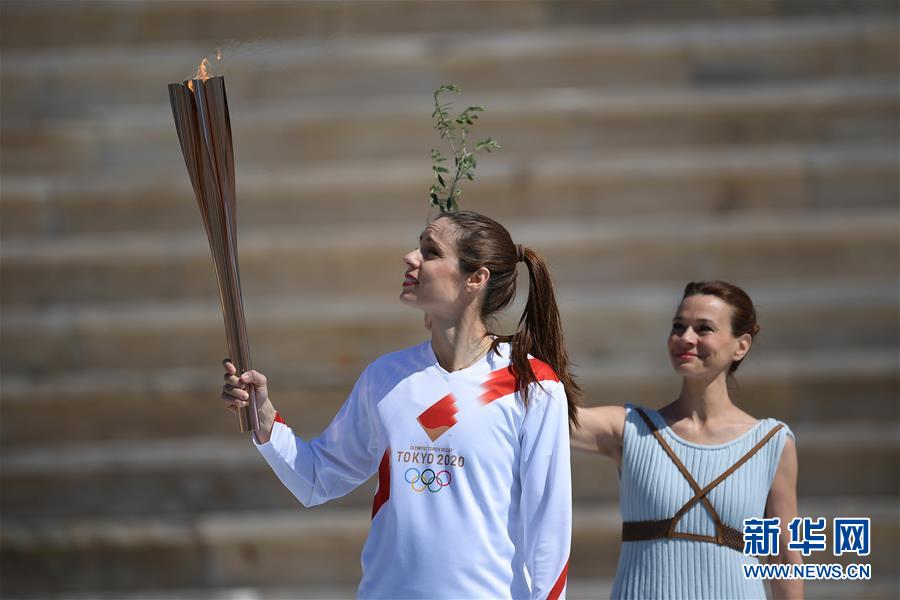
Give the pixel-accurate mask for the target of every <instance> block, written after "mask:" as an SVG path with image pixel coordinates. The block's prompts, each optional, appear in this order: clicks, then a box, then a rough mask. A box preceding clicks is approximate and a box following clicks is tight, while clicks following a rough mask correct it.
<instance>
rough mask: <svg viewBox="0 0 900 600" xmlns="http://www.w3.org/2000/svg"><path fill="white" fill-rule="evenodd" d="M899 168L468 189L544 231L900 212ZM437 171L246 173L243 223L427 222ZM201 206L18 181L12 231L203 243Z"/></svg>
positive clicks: (112, 187) (152, 179)
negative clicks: (169, 237) (551, 224)
mask: <svg viewBox="0 0 900 600" xmlns="http://www.w3.org/2000/svg"><path fill="white" fill-rule="evenodd" d="M420 158H421V157H420ZM896 158H897V157H896V144H894V143H890V144H875V143H862V144H857V143H854V144H850V143H846V144H839V145H834V144H813V145H758V146H754V145H750V146H741V147H737V148H735V147H723V148H711V149H705V148H685V149H681V150H679V151H678V152H677V153H672V152H670V151H665V152H662V151H631V152H628V151H621V152H612V151H610V152H592V153H589V154H585V155H576V156H573V155H571V154H569V153H562V152H560V153H555V154H548V155H542V156H540V157H525V156H523V157H518V158H513V157H509V156H505V155H503V153H499V154H493V155H491V156H490V158H488V159H487V160H486V161H482V163H483V164H482V165H481V167H479V173H478V181H477V185H470V186H469V187H467V188H465V192H464V196H463V205H464V206H465V207H472V208H475V209H477V210H478V211H479V212H483V213H485V214H488V215H491V216H493V217H495V218H497V219H498V220H500V221H501V222H504V221H506V220H509V219H515V218H517V217H519V216H520V215H521V214H522V213H523V212H525V213H527V214H529V215H531V216H532V217H533V218H534V219H543V218H565V217H579V218H584V217H589V218H598V217H605V218H608V217H620V216H625V215H637V214H646V213H651V214H655V215H663V214H685V213H694V212H696V213H701V214H702V213H708V212H734V211H736V212H752V213H762V212H766V213H768V214H771V213H777V212H780V211H796V210H808V211H819V212H825V211H829V210H835V209H841V210H843V209H850V208H852V209H854V210H859V209H868V208H873V207H882V208H887V207H893V206H896V201H897V197H896V190H895V185H894V184H895V182H896V180H897V178H898V165H897V160H896ZM427 170H428V164H427V162H426V161H425V160H421V159H417V160H409V159H372V160H369V159H366V160H342V161H339V162H333V163H329V162H324V163H318V164H309V165H304V166H299V167H296V168H292V169H289V170H288V169H284V170H280V171H279V172H277V173H273V172H272V171H271V170H268V169H266V168H253V167H246V168H244V167H241V168H240V169H239V170H238V172H237V174H236V180H237V197H238V207H239V209H238V210H239V218H240V222H241V224H242V227H250V228H254V227H268V226H277V225H283V224H285V223H297V224H306V225H312V224H329V225H331V224H335V223H345V222H347V220H348V219H350V220H352V219H354V218H364V219H365V220H366V222H368V223H379V224H380V223H390V222H392V221H396V220H398V219H407V218H409V217H410V216H415V215H416V214H422V215H424V210H425V208H424V207H425V206H426V205H427V202H426V200H424V198H425V191H426V190H427V184H428V183H429V180H428V177H427V172H428V171H427ZM423 173H425V174H426V175H423ZM192 194H193V192H192V190H191V188H190V184H189V181H188V178H187V175H186V173H184V177H176V176H173V175H172V174H171V173H170V172H169V171H167V170H158V171H156V172H150V171H148V172H146V173H143V174H141V175H136V176H134V177H127V178H126V177H121V176H120V175H119V174H116V173H108V174H106V175H103V176H98V177H93V176H84V175H72V176H59V177H57V176H51V175H35V176H27V175H25V176H16V175H11V176H5V177H4V182H3V190H2V199H0V214H2V218H0V233H2V235H3V236H4V239H6V240H20V239H27V238H30V237H41V236H54V237H57V236H71V235H78V234H87V233H93V232H97V233H100V232H117V231H129V230H140V231H143V232H147V233H149V232H159V233H168V232H173V231H185V232H192V233H198V232H200V231H202V229H201V225H200V216H199V214H198V210H197V206H196V200H195V199H194V197H193V195H192ZM417 198H418V199H420V200H419V201H417V200H416V199H417ZM551 199H552V202H551V201H549V200H551ZM373 205H375V206H377V207H378V208H377V210H374V211H373V210H372V209H371V207H372V206H373ZM148 207H152V209H151V210H148ZM423 218H424V216H423ZM198 235H199V233H198Z"/></svg>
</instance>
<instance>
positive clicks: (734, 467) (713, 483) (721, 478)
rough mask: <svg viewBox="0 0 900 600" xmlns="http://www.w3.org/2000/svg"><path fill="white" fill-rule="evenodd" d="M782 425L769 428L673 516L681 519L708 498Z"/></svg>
mask: <svg viewBox="0 0 900 600" xmlns="http://www.w3.org/2000/svg"><path fill="white" fill-rule="evenodd" d="M782 427H784V425H783V424H782V423H779V424H778V425H776V426H775V427H773V428H772V429H771V430H769V433H767V434H766V435H765V436H763V438H762V439H761V440H759V442H757V444H756V445H755V446H753V447H752V448H751V449H750V450H748V451H747V453H746V454H744V455H743V456H742V457H741V458H740V459H738V461H737V462H736V463H734V464H733V465H731V466H730V467H729V468H728V469H726V470H725V471H724V472H723V473H722V474H721V475H719V476H718V477H716V478H715V479H713V480H712V481H710V482H709V483H708V484H707V485H706V487H704V488H703V489H702V490H700V491H699V492H698V493H696V494H694V497H693V498H691V499H690V500H688V501H687V503H686V504H685V505H684V506H682V507H681V510H679V511H678V512H677V513H675V516H674V517H673V518H674V519H675V520H676V521H677V520H679V519H681V517H682V516H684V514H685V513H686V512H687V511H688V510H690V509H691V507H692V506H694V505H695V504H696V503H697V501H698V500H701V499H703V498H706V495H707V494H709V492H710V491H711V490H712V489H713V488H715V487H716V486H717V485H719V484H720V483H722V482H723V481H725V479H726V478H727V477H728V476H729V475H731V474H732V473H734V472H735V471H737V470H738V469H739V468H740V467H741V466H742V465H743V464H744V463H745V462H747V461H748V460H750V459H751V458H752V457H753V455H754V454H756V453H757V452H759V450H760V448H762V447H763V446H765V445H766V443H768V441H769V440H770V439H772V436H773V435H775V434H776V433H778V431H779V430H780V429H781V428H782ZM701 496H702V497H701ZM704 505H708V503H706V502H704Z"/></svg>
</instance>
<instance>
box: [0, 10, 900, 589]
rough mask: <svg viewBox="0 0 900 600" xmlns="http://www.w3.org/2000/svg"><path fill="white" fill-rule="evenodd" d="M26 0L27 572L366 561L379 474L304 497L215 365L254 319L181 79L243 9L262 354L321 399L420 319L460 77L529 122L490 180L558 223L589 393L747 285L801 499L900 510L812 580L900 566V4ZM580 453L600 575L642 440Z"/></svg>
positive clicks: (239, 81) (8, 315)
mask: <svg viewBox="0 0 900 600" xmlns="http://www.w3.org/2000/svg"><path fill="white" fill-rule="evenodd" d="M0 10H2V13H0V17H2V18H0V33H2V38H0V47H2V64H0V69H2V73H0V89H2V103H0V116H2V123H0V134H2V147H0V161H2V186H0V235H2V243H0V277H2V286H0V302H2V318H0V333H2V344H0V367H2V381H0V452H2V455H0V456H2V459H0V592H2V594H3V596H4V597H28V596H32V597H51V596H58V597H85V596H87V597H100V598H104V597H110V598H112V597H123V596H125V597H141V598H147V597H171V596H177V597H185V598H232V597H251V598H257V597H260V598H261V597H266V598H268V597H272V598H285V597H291V598H301V597H306V598H325V597H345V596H347V595H352V594H353V592H354V590H355V582H357V581H358V578H359V552H360V549H361V546H362V542H363V540H364V538H365V535H366V532H367V531H368V521H369V511H368V506H369V505H370V503H371V497H372V494H373V492H374V489H375V482H374V481H370V482H369V483H367V484H365V485H363V486H361V487H360V488H359V489H358V490H357V491H356V492H354V493H352V494H350V495H349V496H347V497H346V498H343V499H341V500H338V501H336V502H334V503H332V504H331V505H328V506H325V507H319V508H316V509H311V510H306V509H303V508H302V507H300V506H299V505H298V504H297V502H296V501H295V499H294V498H293V497H292V496H291V495H290V493H289V492H287V490H285V489H284V488H283V487H282V486H281V485H280V483H279V482H278V481H277V479H276V478H275V476H274V475H273V474H272V473H271V472H270V471H269V469H268V467H267V466H266V465H265V463H264V461H263V460H262V459H261V458H260V457H259V456H258V454H257V453H256V451H255V450H254V449H253V448H252V446H251V445H250V442H249V440H248V439H247V436H246V435H244V434H240V433H239V432H238V431H237V423H236V421H235V419H234V418H232V416H231V415H230V414H229V413H227V412H226V411H225V410H223V409H222V408H221V407H220V401H219V399H218V394H219V388H220V385H221V383H220V382H221V369H220V366H219V365H220V360H221V359H222V358H223V357H224V352H225V351H224V350H223V348H224V328H223V324H222V316H221V313H220V309H219V304H218V300H217V292H216V283H215V274H214V270H213V268H212V263H211V260H210V256H209V248H208V245H207V241H206V239H205V236H204V233H203V228H202V224H201V221H200V217H199V215H198V214H197V213H198V211H197V208H196V203H195V201H194V198H193V196H192V192H191V188H190V185H189V180H188V177H187V173H186V170H185V168H184V163H183V161H182V158H181V154H180V149H179V147H178V142H177V138H176V134H175V128H174V125H173V122H172V117H171V112H170V108H169V104H168V96H167V90H166V84H168V83H170V82H174V81H178V80H181V79H184V78H186V77H188V76H189V75H191V74H192V73H193V70H194V69H195V67H196V64H197V63H198V62H199V59H200V58H201V57H203V56H208V55H210V54H211V52H212V50H213V48H215V47H216V46H219V45H221V44H224V56H223V58H224V61H223V63H222V64H221V65H217V64H214V65H213V69H214V72H216V73H224V74H225V77H226V83H227V89H228V94H229V98H228V100H229V106H230V109H231V118H232V124H233V127H234V143H235V148H236V165H237V169H238V171H237V186H238V206H239V227H238V229H239V248H240V259H241V273H242V281H243V286H244V304H245V307H246V310H247V322H248V330H249V335H250V340H251V347H252V350H253V356H254V366H256V367H257V368H258V369H260V370H262V371H263V372H265V373H266V374H267V375H268V376H269V379H270V381H271V382H272V386H271V387H272V394H273V399H274V400H275V402H276V405H277V406H278V408H279V410H280V412H281V413H282V414H283V415H284V417H285V418H286V419H287V421H288V422H289V423H291V424H292V425H293V426H294V427H295V429H296V430H297V431H298V432H301V433H303V434H305V435H314V434H315V433H317V432H318V431H320V430H321V429H322V428H323V427H324V426H325V425H327V423H328V422H329V421H330V419H331V417H332V416H333V415H334V414H335V412H336V411H337V409H338V407H339V405H340V403H341V402H342V400H343V398H344V397H345V396H346V394H347V392H348V391H349V389H350V387H351V386H352V383H353V381H354V380H355V377H356V376H357V375H358V374H359V373H360V372H361V370H362V369H363V368H364V366H365V365H366V364H368V363H369V362H370V361H372V360H373V359H374V358H375V357H377V356H378V355H380V354H382V353H384V352H387V351H390V350H394V349H397V348H400V347H404V346H407V345H411V344H414V343H417V342H419V341H421V340H422V339H424V337H425V335H426V332H425V331H424V329H423V328H422V322H421V315H418V314H415V313H413V312H411V311H409V310H408V309H406V308H405V307H403V306H401V305H399V303H398V302H397V301H396V296H397V295H398V293H399V284H400V282H401V281H402V273H403V270H404V266H403V264H402V256H403V254H404V252H405V251H407V250H408V249H409V248H410V247H412V245H413V244H414V243H415V240H416V238H417V236H418V233H419V231H420V229H421V227H422V226H423V224H424V222H425V219H426V216H427V213H428V208H427V203H426V197H427V196H426V192H427V189H428V186H429V185H430V170H429V153H428V151H429V148H431V147H433V146H434V145H435V144H436V142H437V135H436V133H435V132H434V131H433V130H432V128H431V124H430V121H429V115H430V113H431V92H432V91H433V90H434V89H435V88H436V87H437V85H439V84H440V83H444V82H453V83H456V84H458V85H460V86H461V87H462V88H463V89H464V94H463V96H462V97H461V98H460V99H458V100H456V101H455V105H456V106H457V107H459V108H462V107H464V106H465V105H467V103H476V104H480V105H483V106H484V107H485V108H486V109H487V111H486V113H485V115H484V116H483V117H482V119H481V120H480V121H479V122H478V125H477V127H476V129H475V133H476V135H478V136H479V137H482V136H488V135H490V136H492V137H495V138H497V139H499V140H500V142H501V144H502V145H503V147H504V149H503V151H502V152H499V153H495V154H491V155H490V156H486V157H484V158H483V159H481V160H480V162H479V165H478V170H477V177H476V181H475V182H474V183H469V184H468V185H467V186H466V187H465V188H464V190H465V191H464V195H463V197H462V205H463V207H464V208H469V209H472V210H478V211H480V212H484V213H486V214H489V215H491V216H494V217H496V218H498V219H499V220H500V221H501V222H503V223H504V224H506V225H507V226H508V227H509V228H510V230H511V232H512V233H513V236H514V238H515V239H516V240H517V241H520V242H522V243H524V244H526V245H529V246H531V247H533V248H535V249H536V250H537V251H538V252H540V253H541V254H542V255H544V256H546V257H547V259H548V261H549V263H550V266H551V269H552V272H553V274H554V277H555V280H556V284H557V289H558V294H559V300H560V305H561V309H562V311H563V318H564V324H565V326H566V331H567V341H568V344H569V348H570V354H571V355H572V356H573V359H574V361H575V362H576V364H577V370H576V373H577V375H578V376H579V380H580V381H581V382H582V384H583V387H584V389H585V392H586V399H587V402H588V404H608V403H624V402H633V403H638V404H645V405H649V406H652V407H658V406H661V405H663V404H665V403H667V402H668V401H670V400H671V399H672V397H673V394H674V393H676V392H677V388H678V381H677V378H675V377H674V375H672V373H671V371H670V369H669V367H668V363H667V360H666V357H665V352H664V337H665V333H666V331H667V330H668V322H669V320H670V318H671V314H672V311H673V309H674V307H675V305H676V304H677V301H678V298H679V294H680V291H681V289H682V288H683V285H684V283H685V282H686V281H688V280H691V279H712V278H722V279H726V280H731V281H734V282H736V283H738V284H740V285H742V286H743V287H745V288H746V289H747V290H748V291H749V292H750V294H751V296H753V298H754V299H755V301H756V302H757V304H758V310H759V313H760V319H761V325H762V334H761V337H760V338H759V340H758V343H757V345H756V347H755V349H754V352H753V353H752V355H751V358H749V359H748V361H747V363H746V364H745V365H744V366H743V367H742V369H741V371H740V372H739V376H738V380H739V386H738V388H737V389H736V390H735V397H736V399H737V401H738V402H740V403H741V405H742V406H745V407H746V408H747V410H748V411H750V412H751V413H753V414H756V415H759V416H772V417H777V418H781V419H784V420H785V421H787V422H788V423H789V424H790V425H791V427H792V429H793V430H794V431H795V432H796V434H797V443H798V448H799V453H800V481H799V490H798V491H799V499H800V511H801V514H804V515H808V516H826V517H829V518H830V517H833V516H871V517H872V519H873V525H872V527H873V531H874V535H873V544H874V548H873V550H872V554H871V556H870V557H868V559H867V561H868V562H870V563H871V564H872V565H873V570H874V575H873V579H872V581H869V582H864V583H857V582H825V583H817V584H809V585H808V586H807V589H808V595H809V596H810V597H814V598H815V597H822V598H824V597H843V598H884V597H890V598H893V597H897V596H898V595H900V589H898V573H900V565H898V557H897V552H896V549H897V548H898V545H900V519H898V516H900V515H898V499H900V452H898V450H900V414H898V413H900V410H898V402H897V398H898V365H897V356H898V348H900V343H898V330H900V317H898V285H897V284H898V197H900V194H898V174H900V173H898V161H897V157H898V125H900V118H898V105H900V103H898V91H900V86H898V72H900V69H898V60H900V59H898V56H900V42H898V40H900V35H898V26H897V16H898V15H897V13H898V5H897V4H896V2H890V1H883V2H882V1H878V0H865V1H859V2H852V3H850V2H839V1H834V2H832V1H827V0H825V1H821V2H791V1H789V0H766V1H763V0H760V1H758V2H741V3H735V2H726V1H724V0H706V1H701V0H697V1H695V2H628V1H626V0H608V1H604V2H551V1H550V0H527V1H526V0H522V1H517V2H473V1H469V0H465V1H461V2H454V3H444V2H427V3H409V2H388V1H385V2H255V3H251V2H237V1H235V2H224V3H211V2H179V3H171V2H137V1H127V2H124V1H123V2H79V3H74V2H73V3H61V2H51V1H37V2H24V1H18V0H10V1H6V0H4V2H3V4H2V7H0ZM233 40H239V41H240V43H237V42H234V41H233ZM217 69H218V70H217ZM521 305H522V303H521V299H520V301H519V302H518V303H517V306H519V307H521ZM515 316H516V315H512V317H515ZM508 322H509V317H507V319H506V320H505V321H504V323H507V324H508ZM573 468H574V486H575V489H574V492H575V528H574V541H573V548H572V561H571V568H570V572H569V574H570V584H569V592H570V593H569V595H570V597H576V598H580V597H600V596H604V595H608V593H609V586H610V581H611V579H612V577H613V575H614V572H615V566H616V561H617V557H618V544H619V541H618V540H619V530H620V520H619V516H618V509H617V506H616V498H617V488H616V473H615V469H614V467H613V466H612V465H611V464H608V461H605V460H602V459H600V458H598V457H593V456H587V455H581V454H576V455H573ZM844 558H846V557H844ZM812 560H813V561H814V562H834V561H836V560H841V559H835V558H834V557H832V556H831V555H830V554H827V555H822V556H820V557H816V556H815V555H814V557H813V559H812ZM858 562H862V561H858Z"/></svg>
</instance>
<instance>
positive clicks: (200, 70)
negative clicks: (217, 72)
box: [187, 48, 221, 92]
mask: <svg viewBox="0 0 900 600" xmlns="http://www.w3.org/2000/svg"><path fill="white" fill-rule="evenodd" d="M220 56H221V52H219V50H218V48H217V49H216V58H219V57H220ZM208 68H209V61H208V60H206V59H205V58H204V59H203V60H201V61H200V66H199V67H197V74H196V75H194V76H193V77H191V79H189V80H188V82H187V86H188V89H190V90H191V91H192V92H193V91H194V82H193V80H194V79H199V80H200V81H206V80H207V79H209V78H210V77H212V75H210V74H209V70H208Z"/></svg>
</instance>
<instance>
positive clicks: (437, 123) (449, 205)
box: [428, 84, 502, 214]
mask: <svg viewBox="0 0 900 600" xmlns="http://www.w3.org/2000/svg"><path fill="white" fill-rule="evenodd" d="M446 92H452V93H454V94H457V95H459V92H460V89H459V87H458V86H456V85H453V84H444V85H441V86H440V87H439V88H438V89H436V90H435V91H434V112H433V113H431V118H432V119H434V128H435V129H437V130H438V133H439V134H440V136H441V139H442V140H444V141H446V142H447V144H449V146H450V151H451V152H452V153H453V164H454V167H455V172H454V173H453V174H452V176H451V174H450V170H449V169H448V168H447V167H445V166H443V165H442V164H441V163H445V162H447V158H446V157H445V156H444V155H443V154H441V151H440V150H437V149H434V148H432V149H431V170H432V172H434V183H432V184H431V189H429V190H428V196H429V198H430V200H431V205H432V206H437V207H438V208H439V209H440V211H441V214H444V213H448V212H453V211H455V210H459V196H460V195H461V194H462V189H461V188H460V187H459V183H460V180H462V179H463V178H465V179H468V180H469V181H473V180H474V179H475V165H476V161H475V155H476V154H478V153H479V152H481V151H482V150H484V151H485V152H491V151H492V150H501V149H502V148H501V147H500V144H498V143H497V141H496V140H494V139H493V138H485V139H483V140H481V141H480V142H478V143H476V144H475V149H474V150H473V151H471V152H470V151H469V150H468V148H467V147H466V136H468V134H469V131H470V129H469V126H471V125H474V124H475V121H477V120H478V113H481V112H484V109H483V108H482V107H480V106H470V107H468V108H466V109H465V110H464V111H462V112H461V113H459V116H457V117H456V118H455V119H453V118H451V117H450V114H449V112H448V111H449V110H450V107H451V104H450V103H449V102H447V103H443V104H442V103H441V101H440V99H439V96H440V95H441V94H443V93H446ZM448 180H449V182H448Z"/></svg>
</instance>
